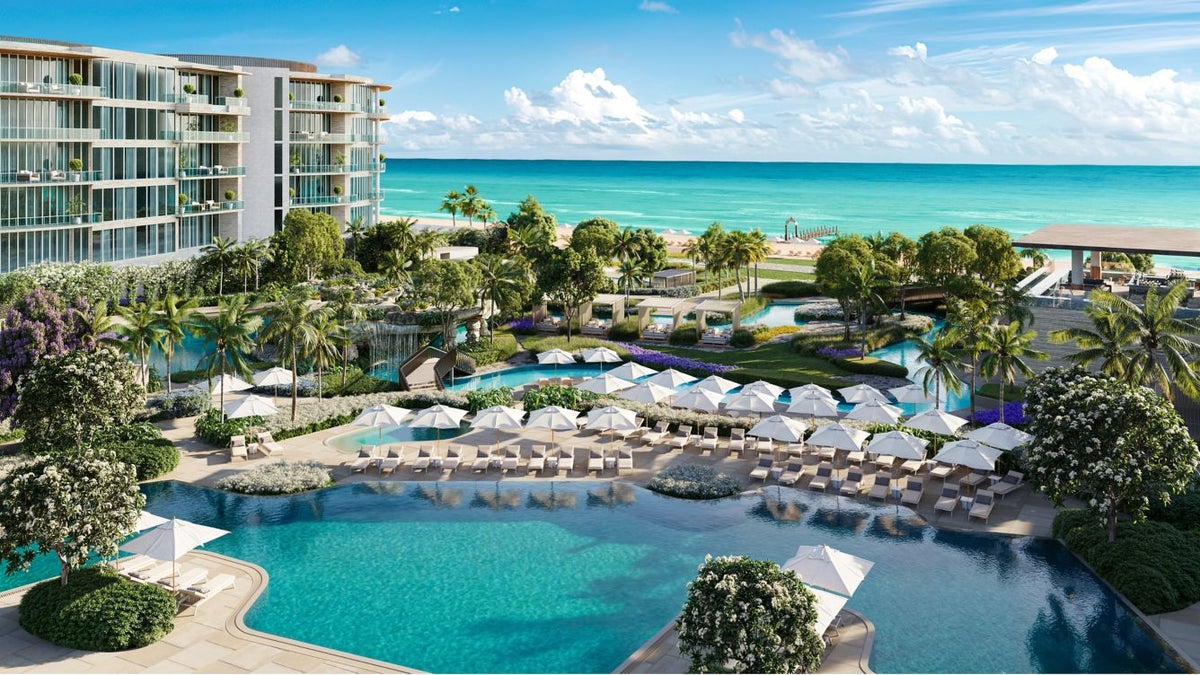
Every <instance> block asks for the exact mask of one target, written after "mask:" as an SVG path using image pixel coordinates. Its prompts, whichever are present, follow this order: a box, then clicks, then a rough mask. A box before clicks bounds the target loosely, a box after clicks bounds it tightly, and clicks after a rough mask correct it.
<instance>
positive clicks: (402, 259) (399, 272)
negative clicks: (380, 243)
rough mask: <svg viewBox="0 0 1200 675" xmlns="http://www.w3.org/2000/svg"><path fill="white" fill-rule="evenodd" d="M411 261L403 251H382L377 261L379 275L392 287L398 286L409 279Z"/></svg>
mask: <svg viewBox="0 0 1200 675" xmlns="http://www.w3.org/2000/svg"><path fill="white" fill-rule="evenodd" d="M412 264H413V262H412V260H411V259H410V258H409V257H408V256H407V255H405V254H404V252H403V251H394V250H393V251H384V253H383V256H382V257H381V258H380V261H379V273H380V274H382V275H383V276H384V278H386V279H387V280H388V281H390V282H392V284H393V285H396V286H400V285H402V284H403V283H404V282H406V281H408V279H409V268H410V267H412Z"/></svg>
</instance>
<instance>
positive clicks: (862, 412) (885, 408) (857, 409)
mask: <svg viewBox="0 0 1200 675" xmlns="http://www.w3.org/2000/svg"><path fill="white" fill-rule="evenodd" d="M901 412H902V411H901V410H900V409H899V408H897V407H896V406H894V405H891V404H890V403H880V402H879V401H867V402H865V403H859V404H858V405H856V406H854V410H851V411H850V412H849V413H848V414H847V415H846V419H848V420H859V421H860V422H874V423H876V424H895V423H896V422H899V421H900V415H901Z"/></svg>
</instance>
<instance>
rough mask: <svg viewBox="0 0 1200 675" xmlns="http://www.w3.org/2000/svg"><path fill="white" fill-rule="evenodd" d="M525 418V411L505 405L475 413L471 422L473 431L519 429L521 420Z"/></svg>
mask: <svg viewBox="0 0 1200 675" xmlns="http://www.w3.org/2000/svg"><path fill="white" fill-rule="evenodd" d="M523 417H525V411H524V410H517V409H516V408H510V407H508V406H504V405H494V406H492V407H490V408H484V409H483V410H480V411H479V412H477V413H475V419H473V420H471V428H472V429H497V430H498V429H519V428H521V419H522V418H523Z"/></svg>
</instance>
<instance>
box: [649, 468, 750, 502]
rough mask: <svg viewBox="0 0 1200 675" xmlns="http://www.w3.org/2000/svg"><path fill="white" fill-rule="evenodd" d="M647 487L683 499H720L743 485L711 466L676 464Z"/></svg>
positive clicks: (659, 474) (737, 490)
mask: <svg viewBox="0 0 1200 675" xmlns="http://www.w3.org/2000/svg"><path fill="white" fill-rule="evenodd" d="M646 487H647V488H649V489H651V490H654V491H655V492H658V493H661V494H664V495H670V496H672V497H682V498H683V499H720V498H721V497H728V496H730V495H736V494H737V493H738V492H741V490H742V486H741V484H740V483H738V482H737V480H735V479H734V478H731V477H730V476H729V475H728V474H724V473H719V472H717V470H716V469H714V468H712V467H711V466H703V465H700V464H676V465H675V466H670V467H667V468H666V469H663V470H662V471H659V472H658V473H657V474H656V475H655V476H654V478H651V479H650V482H649V483H647V484H646Z"/></svg>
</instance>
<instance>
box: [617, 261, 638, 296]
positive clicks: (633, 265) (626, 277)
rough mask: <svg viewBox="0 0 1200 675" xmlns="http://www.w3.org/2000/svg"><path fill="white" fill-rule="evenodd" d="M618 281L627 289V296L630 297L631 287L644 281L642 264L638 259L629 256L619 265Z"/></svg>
mask: <svg viewBox="0 0 1200 675" xmlns="http://www.w3.org/2000/svg"><path fill="white" fill-rule="evenodd" d="M617 283H618V284H620V285H621V288H624V289H625V297H626V298H628V297H629V290H630V289H631V288H634V287H636V286H637V285H639V284H641V283H642V266H641V265H639V264H638V261H637V260H634V259H632V258H627V259H625V260H622V261H621V262H620V264H618V265H617Z"/></svg>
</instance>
